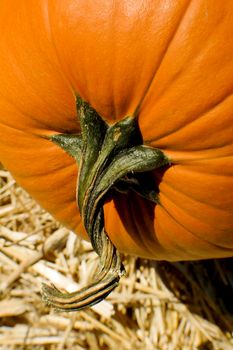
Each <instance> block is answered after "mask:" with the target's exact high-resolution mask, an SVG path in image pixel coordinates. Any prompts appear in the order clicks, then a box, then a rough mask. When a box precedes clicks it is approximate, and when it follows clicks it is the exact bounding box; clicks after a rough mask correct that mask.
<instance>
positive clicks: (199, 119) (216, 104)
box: [146, 86, 233, 144]
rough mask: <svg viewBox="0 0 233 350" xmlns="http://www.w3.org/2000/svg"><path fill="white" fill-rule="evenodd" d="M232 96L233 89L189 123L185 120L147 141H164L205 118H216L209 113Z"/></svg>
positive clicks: (148, 142)
mask: <svg viewBox="0 0 233 350" xmlns="http://www.w3.org/2000/svg"><path fill="white" fill-rule="evenodd" d="M232 90H233V86H232ZM231 97H233V92H232V91H230V93H228V92H227V93H226V95H225V96H223V98H221V100H219V101H215V103H213V105H212V106H211V107H209V106H208V107H207V110H205V111H203V112H202V113H201V115H197V116H196V117H195V118H194V119H190V121H189V123H188V124H187V123H186V122H185V121H184V124H183V125H182V126H177V128H176V129H174V130H172V131H169V132H167V133H164V134H162V135H160V136H159V137H158V139H157V140H156V139H147V140H146V143H147V144H150V143H152V142H156V141H158V140H160V141H162V140H163V139H164V138H166V137H168V136H169V137H170V136H171V135H172V136H175V134H177V133H179V132H180V131H182V130H185V129H187V128H190V127H191V128H192V127H195V126H196V125H195V124H198V123H199V122H201V123H202V120H203V119H204V118H210V119H211V118H213V119H216V116H209V113H212V112H213V111H214V110H215V108H218V107H222V104H223V103H224V102H227V100H228V99H229V98H231Z"/></svg>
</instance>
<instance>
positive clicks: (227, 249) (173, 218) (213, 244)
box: [160, 204, 233, 252]
mask: <svg viewBox="0 0 233 350" xmlns="http://www.w3.org/2000/svg"><path fill="white" fill-rule="evenodd" d="M160 207H161V208H163V210H164V211H165V212H166V213H167V215H168V216H169V217H170V218H172V220H174V222H176V223H177V224H178V225H180V226H181V227H182V228H183V229H184V230H185V231H186V232H188V233H189V234H190V235H191V236H193V237H195V238H196V239H198V240H199V241H200V242H201V241H204V242H205V243H207V244H208V245H209V246H213V247H216V248H218V249H221V250H224V251H226V252H232V251H233V247H232V248H229V247H225V246H222V245H220V244H216V243H213V242H211V241H209V240H207V239H205V237H203V236H202V237H199V236H198V235H197V234H195V233H194V232H192V231H191V230H190V229H189V228H187V227H185V226H184V225H183V224H182V223H181V222H179V221H178V220H177V219H176V218H175V217H174V216H173V215H172V214H171V213H170V212H169V211H168V210H167V209H166V208H165V207H164V206H163V205H162V204H160ZM210 251H211V249H210Z"/></svg>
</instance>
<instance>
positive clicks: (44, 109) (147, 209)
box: [0, 0, 233, 261]
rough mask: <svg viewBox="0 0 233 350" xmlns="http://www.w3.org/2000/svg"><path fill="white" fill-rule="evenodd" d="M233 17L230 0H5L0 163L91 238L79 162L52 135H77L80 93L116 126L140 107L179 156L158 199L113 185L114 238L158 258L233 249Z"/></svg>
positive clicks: (161, 175) (160, 142) (146, 129)
mask: <svg viewBox="0 0 233 350" xmlns="http://www.w3.org/2000/svg"><path fill="white" fill-rule="evenodd" d="M232 13H233V2H232V0H226V1H224V2H221V6H220V5H219V1H217V0H212V1H206V0H200V1H188V0H175V1H167V0H158V1H154V0H146V1H144V0H136V1H129V0H123V1H114V2H112V1H109V0H102V1H97V2H96V1H87V0H50V1H48V0H42V1H31V0H28V1H27V0H26V1H23V0H19V1H17V6H15V1H14V0H1V2H0V32H1V38H0V67H1V69H0V161H1V162H2V163H3V164H4V165H5V167H7V168H8V169H9V170H10V171H11V172H12V174H13V175H14V176H15V178H16V180H17V182H18V183H19V184H20V185H21V186H23V187H24V188H25V189H26V190H27V191H28V192H29V193H31V194H32V196H33V197H34V198H35V199H37V200H38V202H39V203H40V204H41V205H42V206H43V207H44V208H46V209H47V210H48V211H50V212H51V213H52V214H53V215H54V216H55V217H56V218H57V219H58V220H60V221H61V222H62V223H63V224H65V225H67V226H69V227H70V228H71V229H73V230H74V231H75V232H77V233H78V234H79V235H81V236H82V237H84V238H87V235H86V233H85V229H84V228H83V224H82V222H81V218H80V215H79V212H78V209H77V205H76V199H75V187H76V177H77V166H76V163H75V161H74V159H73V158H72V157H70V156H69V155H68V154H67V153H65V152H64V150H62V149H61V148H60V147H59V146H57V145H56V144H55V143H53V142H51V140H49V139H48V137H49V136H51V135H55V134H60V133H68V134H73V133H79V132H80V126H79V123H78V120H77V112H76V106H75V101H76V96H81V97H82V99H83V100H85V101H88V103H89V104H90V105H91V106H92V107H93V108H94V109H95V110H96V111H97V112H98V114H99V115H100V116H101V117H102V118H103V119H104V120H105V121H106V122H107V123H108V124H110V125H113V124H114V123H116V122H117V121H120V120H122V119H123V118H125V117H126V116H135V114H137V120H138V126H139V129H140V132H141V135H142V139H143V143H144V144H145V145H148V146H150V147H153V148H158V149H160V150H162V151H163V152H164V154H165V155H166V156H167V157H169V159H170V160H171V162H172V164H171V166H168V167H163V168H161V169H160V170H155V171H153V179H154V182H155V184H157V185H158V189H159V204H157V205H155V204H154V203H152V202H150V201H148V200H146V199H143V198H141V197H140V196H138V195H137V194H135V193H134V192H132V191H129V192H127V193H118V192H112V193H111V196H110V197H108V200H106V203H105V206H104V214H105V229H106V231H107V233H108V235H109V237H110V239H111V241H112V242H113V243H114V245H115V246H116V247H117V248H118V249H119V250H120V251H121V252H126V253H129V254H134V255H137V256H141V257H146V258H151V259H165V260H173V261H174V260H193V259H202V258H217V257H228V256H232V255H233V95H232V94H233V41H232V40H231V38H232V33H233V17H232ZM135 111H137V113H135ZM41 136H43V137H41ZM44 136H46V137H47V138H46V137H44ZM155 186H156V185H155Z"/></svg>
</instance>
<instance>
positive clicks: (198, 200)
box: [163, 182, 226, 213]
mask: <svg viewBox="0 0 233 350" xmlns="http://www.w3.org/2000/svg"><path fill="white" fill-rule="evenodd" d="M163 186H164V187H166V186H167V187H170V188H171V189H172V190H174V191H176V192H178V193H181V194H182V195H183V196H184V197H186V198H190V196H188V195H187V194H186V193H185V192H182V191H181V190H180V189H179V190H177V189H176V187H175V186H172V185H171V184H169V183H167V182H163ZM164 192H165V191H163V195H164ZM192 199H193V200H195V202H197V203H200V204H203V205H206V206H208V207H212V208H213V209H217V210H219V211H222V212H224V213H225V212H226V211H225V210H223V209H222V208H219V207H217V206H215V205H214V204H213V203H210V202H203V201H202V200H200V199H196V198H192Z"/></svg>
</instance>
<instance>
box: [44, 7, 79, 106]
mask: <svg viewBox="0 0 233 350" xmlns="http://www.w3.org/2000/svg"><path fill="white" fill-rule="evenodd" d="M46 5H47V6H46V8H47V11H46V12H47V19H48V27H49V33H50V38H51V43H52V46H53V49H54V52H55V56H56V59H57V63H58V65H59V67H60V73H61V76H62V78H63V79H64V81H66V83H67V86H69V87H70V90H71V93H72V95H73V97H74V101H76V99H77V94H76V92H75V89H74V87H73V86H72V83H71V82H70V81H69V79H68V77H67V76H66V74H64V72H63V69H62V63H61V59H60V56H59V54H58V49H57V46H56V41H55V37H54V33H53V26H52V24H51V13H52V10H51V9H50V6H49V5H50V2H49V1H47V2H46Z"/></svg>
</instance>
